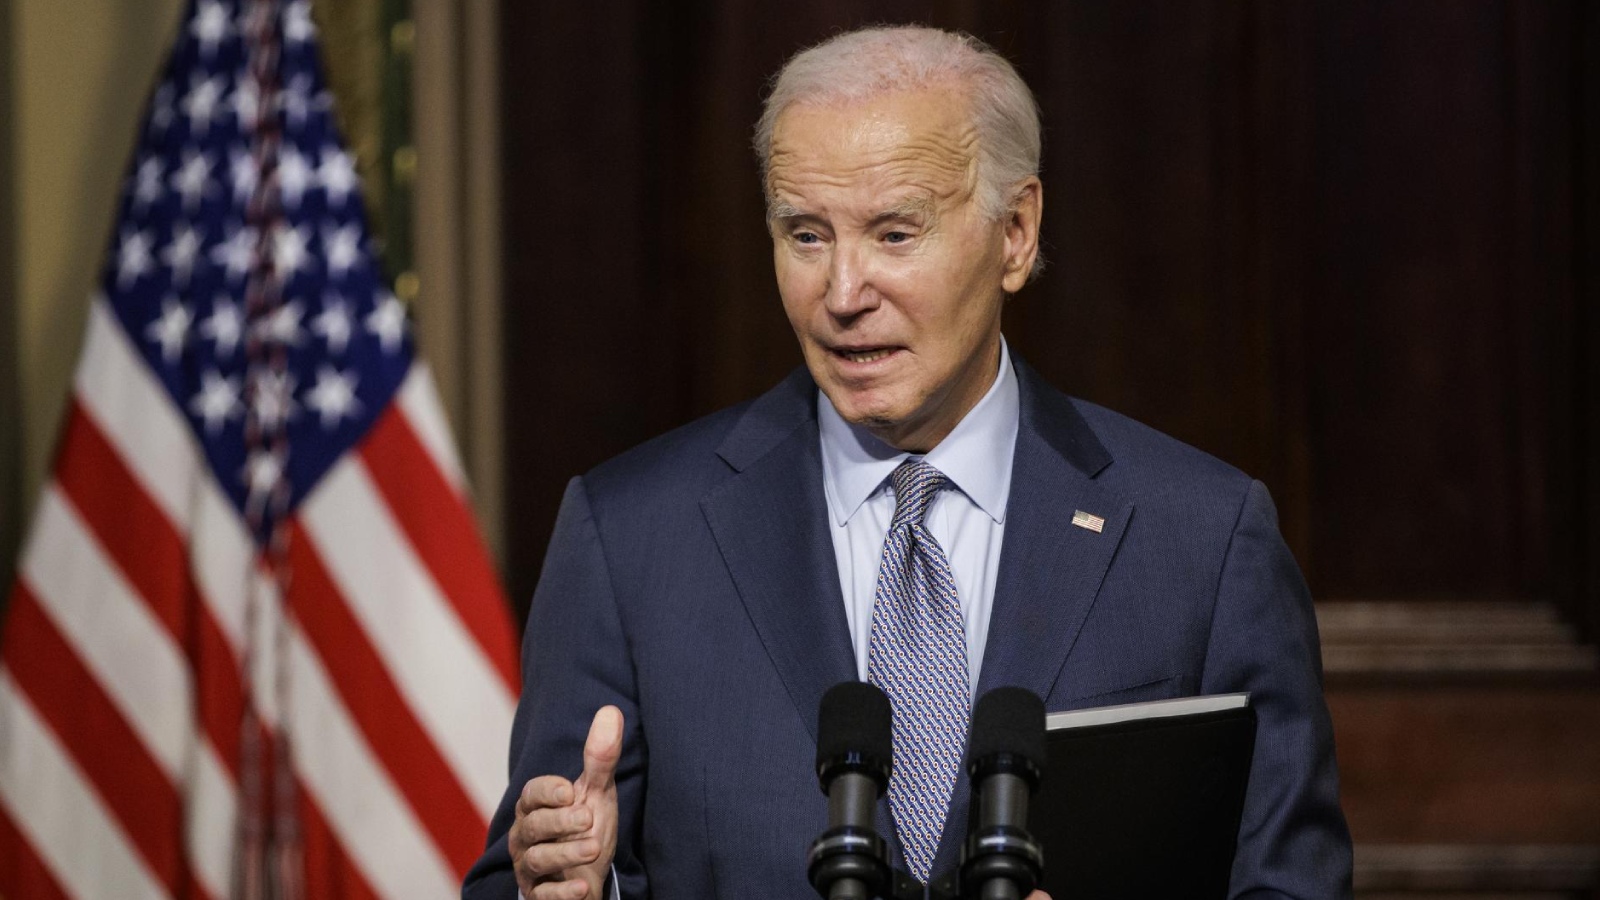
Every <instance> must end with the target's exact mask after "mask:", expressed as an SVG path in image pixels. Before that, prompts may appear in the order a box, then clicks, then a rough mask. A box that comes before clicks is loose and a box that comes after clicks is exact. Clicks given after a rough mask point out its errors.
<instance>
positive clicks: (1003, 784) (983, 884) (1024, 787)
mask: <svg viewBox="0 0 1600 900" xmlns="http://www.w3.org/2000/svg"><path fill="white" fill-rule="evenodd" d="M1044 754H1045V749H1044V701H1042V700H1040V699H1039V696H1038V695H1037V694H1035V693H1034V692H1032V691H1030V690H1027V689H1025V688H1019V687H1003V688H996V689H994V690H992V691H990V692H989V693H987V694H984V695H983V696H982V697H980V698H979V699H978V704H977V706H976V707H975V708H974V709H973V711H972V736H971V739H970V741H969V743H968V752H967V774H968V775H970V776H971V778H972V811H971V816H970V819H969V823H968V828H967V842H966V844H965V845H963V846H962V848H961V887H962V891H961V895H962V896H963V897H971V898H974V900H1022V898H1024V897H1026V896H1028V895H1029V894H1031V893H1033V890H1034V888H1036V887H1038V885H1039V879H1040V878H1041V877H1042V876H1043V875H1044V854H1043V853H1042V852H1041V851H1040V849H1039V845H1038V844H1037V843H1035V842H1034V840H1033V836H1032V835H1031V834H1029V833H1028V800H1029V799H1030V797H1031V795H1032V793H1033V789H1034V788H1036V787H1038V786H1039V775H1040V772H1041V771H1042V770H1043V769H1044Z"/></svg>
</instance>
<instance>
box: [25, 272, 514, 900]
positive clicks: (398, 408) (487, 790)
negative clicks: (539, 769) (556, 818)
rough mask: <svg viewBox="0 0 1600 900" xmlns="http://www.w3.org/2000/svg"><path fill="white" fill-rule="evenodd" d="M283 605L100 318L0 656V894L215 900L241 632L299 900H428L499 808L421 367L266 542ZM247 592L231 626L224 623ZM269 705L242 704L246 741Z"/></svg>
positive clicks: (488, 654) (194, 455)
mask: <svg viewBox="0 0 1600 900" xmlns="http://www.w3.org/2000/svg"><path fill="white" fill-rule="evenodd" d="M290 528H291V536H290V541H289V549H288V560H289V570H290V572H291V577H290V580H289V589H288V592H287V593H288V596H287V597H281V596H279V593H278V590H277V588H276V587H275V585H274V583H273V580H272V579H271V578H269V577H268V576H267V574H266V572H265V570H264V569H263V567H262V561H261V559H260V557H259V556H258V554H257V552H256V549H255V548H254V546H253V545H252V543H251V541H250V538H249V535H248V533H247V530H246V527H245V524H244V523H243V522H242V521H241V519H240V518H239V516H238V514H237V512H236V510H235V508H234V507H233V505H232V503H231V502H230V501H229V500H228V499H227V497H226V495H225V494H224V493H223V491H222V490H221V488H220V487H219V485H218V484H217V483H216V482H215V481H214V480H213V479H212V477H211V475H210V470H209V468H208V466H207V464H206V461H205V459H204V458H203V456H202V454H201V451H200V449H199V446H198V444H197V442H196V441H195V440H194V438H193V435H192V433H191V432H190V430H189V426H188V423H187V421H186V420H185V419H184V417H183V415H182V414H181V412H180V411H179V410H178V409H176V408H175V407H174V406H173V404H172V402H171V400H170V399H169V397H168V395H167V393H166V392H165V390H164V389H163V387H162V386H161V385H160V384H159V383H158V382H157V381H156V380H155V378H154V377H153V376H152V374H151V373H150V372H149V371H148V369H147V368H146V366H145V363H144V361H143V360H142V358H141V357H140V356H139V355H138V353H137V352H136V351H135V349H134V348H133V347H132V346H131V345H130V343H129V340H128V337H127V335H126V333H125V332H124V331H123V329H122V327H121V325H120V323H119V322H118V321H117V320H116V318H115V316H114V315H113V314H112V313H111V311H110V310H109V308H108V307H107V306H106V304H105V302H104V301H103V300H100V299H97V300H96V301H95V302H94V303H93V305H92V308H91V313H90V321H89V329H88V338H87V341H86V344H85V349H84V355H83V360H82V362H81V363H80V366H79V370H78V374H77V379H76V383H75V386H74V394H73V401H72V404H71V408H70V410H69V414H68V422H67V425H66V428H65V430H64V432H63V438H62V444H61V448H60V451H59V457H58V461H57V466H56V470H55V473H54V476H53V478H52V480H51V482H50V484H49V485H48V487H47V488H46V490H45V491H44V494H43V496H42V498H41V500H40V503H39V509H38V513H37V516H36V518H35V521H34V523H33V529H32V532H31V534H30V537H29V540H28V542H27V544H26V546H25V548H24V553H23V558H22V562H21V565H20V567H19V575H18V579H17V583H16V585H15V587H14V589H13V593H12V600H11V604H10V620H9V622H8V623H7V625H6V628H5V631H4V637H3V648H0V895H4V896H6V897H18V898H20V897H57V896H60V897H198V898H218V900H220V898H224V897H226V896H228V894H229V886H230V883H231V879H232V866H233V858H234V839H235V825H236V822H235V818H236V815H237V809H238V806H239V802H240V794H239V779H240V776H241V772H240V767H241V758H242V754H241V745H240V744H241V739H240V734H239V731H240V722H241V718H242V713H243V703H244V685H245V679H244V678H243V677H242V672H241V665H242V660H243V659H244V656H245V654H244V643H245V636H246V635H247V634H249V633H251V629H249V628H248V627H247V623H246V621H245V617H246V615H247V614H248V610H250V609H252V608H253V609H255V610H256V613H257V615H259V616H260V617H262V619H264V620H265V621H260V622H258V623H257V628H256V629H255V630H254V631H255V633H256V634H272V633H273V632H274V628H275V624H276V621H277V618H278V617H280V616H283V615H285V614H287V615H288V617H289V619H288V622H287V625H288V632H287V633H288V650H287V653H286V654H283V655H282V656H281V657H279V658H277V659H275V655H274V654H271V653H257V654H253V655H252V660H253V664H254V666H255V671H254V672H253V673H252V676H253V677H252V682H253V683H254V684H256V685H263V686H264V685H271V684H274V683H275V681H274V679H275V677H276V675H277V673H276V672H274V671H273V670H272V667H273V666H274V664H275V662H276V661H279V660H281V661H283V662H285V663H286V664H287V665H288V666H289V667H290V671H289V673H288V676H289V679H288V683H289V685H290V690H291V693H290V695H289V698H288V710H287V713H288V716H289V721H288V722H287V723H286V724H287V726H288V732H289V734H291V735H292V737H293V757H294V759H293V771H294V774H295V776H296V779H297V783H298V786H299V788H300V791H299V793H300V807H301V808H300V810H299V812H300V816H301V821H302V828H303V833H304V846H305V858H306V867H307V872H306V888H307V894H308V896H312V897H324V896H327V897H366V896H373V897H441V898H442V897H449V896H454V895H455V894H456V891H457V885H458V884H459V883H460V881H461V879H462V877H463V876H464V874H465V872H466V869H467V867H468V866H469V865H470V864H471V862H472V861H473V860H474V859H475V858H476V856H477V855H478V853H479V851H480V850H481V847H482V838H483V834H484V833H485V831H486V829H487V823H488V819H489V816H490V815H491V814H492V812H493V810H494V807H495V804H496V803H497V801H498V799H499V794H500V791H501V789H502V788H503V786H504V758H505V757H504V753H505V749H504V748H505V746H506V741H507V737H508V735H509V732H510V728H511V717H512V712H513V708H514V704H515V695H516V690H517V669H516V660H515V645H514V635H513V632H512V627H511V624H510V621H509V618H508V615H507V611H506V605H505V602H504V598H503V594H502V593H501V590H500V588H499V586H498V584H497V582H496V580H495V577H494V573H493V568H492V566H491V564H490V562H489V560H488V558H487V556H486V554H485V553H484V550H483V548H482V545H481V543H480V542H479V540H478V538H477V536H476V535H477V533H476V529H475V527H474V525H473V520H472V517H471V513H470V511H469V510H468V508H467V505H466V502H465V499H464V489H463V479H462V477H461V468H460V464H459V462H458V461H457V459H456V457H455V455H454V451H453V449H452V445H451V442H450V437H449V431H448V429H447V427H446V426H445V423H444V420H443V417H442V415H441V413H440V407H439V404H438V400H437V398H436V396H435V395H434V391H433V387H432V384H431V381H430V380H429V378H428V376H427V373H426V370H425V369H423V368H422V367H421V366H420V365H419V366H414V367H413V370H412V372H411V373H410V375H409V377H408V378H407V380H406V382H405V384H404V386H403V388H402V389H401V391H400V392H399V394H398V395H397V396H396V398H395V400H394V401H393V402H392V403H391V405H390V408H389V409H387V410H386V411H385V412H384V413H383V414H382V415H381V416H380V417H379V419H378V421H377V423H376V424H375V425H374V427H373V429H372V431H371V433H370V434H369V435H368V436H367V438H366V439H365V440H364V441H363V442H362V444H361V445H360V446H359V447H358V449H357V451H356V452H353V453H351V454H349V455H347V457H346V458H344V459H342V460H340V461H339V462H338V463H337V464H336V465H335V466H334V468H333V469H331V470H330V471H329V473H328V474H327V475H326V476H324V479H323V481H322V482H321V483H320V484H319V485H318V486H317V487H316V489H315V490H314V491H313V492H312V493H311V494H310V495H309V496H308V497H307V498H306V499H305V501H304V503H302V505H301V506H300V508H299V509H298V510H297V512H296V515H295V517H294V519H293V521H292V522H291V523H290ZM252 591H254V592H256V594H255V598H256V602H255V603H254V604H252V603H251V602H249V601H250V598H251V592H252ZM272 695H273V692H272V691H271V690H257V691H255V692H254V697H255V701H256V703H257V706H258V709H257V713H258V715H259V716H260V718H261V720H262V721H263V723H264V725H265V727H266V728H269V729H271V728H276V727H278V725H279V724H280V719H281V716H282V714H283V711H282V710H279V709H276V708H274V704H273V702H272V701H273V696H272Z"/></svg>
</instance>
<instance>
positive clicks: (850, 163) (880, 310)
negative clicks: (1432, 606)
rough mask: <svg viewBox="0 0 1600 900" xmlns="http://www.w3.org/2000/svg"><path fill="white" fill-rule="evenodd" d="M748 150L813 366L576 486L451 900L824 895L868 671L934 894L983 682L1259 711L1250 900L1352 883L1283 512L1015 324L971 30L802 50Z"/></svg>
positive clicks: (1019, 190)
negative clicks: (835, 740)
mask: <svg viewBox="0 0 1600 900" xmlns="http://www.w3.org/2000/svg"><path fill="white" fill-rule="evenodd" d="M756 149H757V151H758V153H759V154H760V155H761V160H762V170H763V175H764V179H765V186H766V194H767V202H768V212H769V215H768V227H769V230H770V231H771V234H772V243H773V260H774V264H775V268H776V270H777V278H778V287H779V292H780V293H781V295H782V297H783V305H784V311H785V312H786V313H787V315H788V317H789V321H790V324H791V325H792V326H793V327H794V331H795V335H796V336H797V337H798V338H799V341H800V346H801V349H802V350H803V352H804V356H805V362H806V365H805V368H804V369H803V370H800V371H797V372H796V373H795V374H794V375H792V376H791V377H790V378H789V379H788V380H786V381H785V382H784V383H782V384H780V385H779V386H778V387H776V388H774V389H773V390H772V391H770V392H769V393H767V394H766V395H764V396H762V397H760V398H758V399H756V400H754V401H753V402H750V403H748V404H746V405H743V406H740V407H736V408H733V409H730V410H725V411H723V412H721V413H718V414H716V415H713V416H710V417H709V418H707V419H704V420H702V421H699V422H696V423H694V424H691V425H689V426H687V427H685V428H682V429H679V430H678V431H675V432H672V433H671V434H668V435H665V436H663V437H661V438H659V439H657V440H654V441H651V442H650V443H648V444H645V445H643V446H641V447H639V448H636V449H635V450H633V451H630V452H629V453H626V454H624V455H622V456H621V457H618V458H617V459H615V460H612V461H611V462H608V463H606V464H605V465H603V466H601V467H599V468H597V469H596V470H594V471H593V472H591V473H589V474H588V475H585V476H584V477H582V478H578V479H574V480H573V482H572V483H571V485H570V486H569V487H568V490H567V494H566V498H565V500H564V502H563V504H562V510H561V513H560V517H559V519H558V521H557V524H556V530H555V536H554V537H553V538H552V539H551V544H550V548H549V553H548V556H547V557H546V559H545V565H544V571H543V574H542V576H541V579H540V583H539V587H538V590H537V592H536V593H535V596H534V600H533V606H532V610H531V612H530V615H529V621H528V629H527V643H526V646H525V648H524V653H523V666H524V682H525V684H524V693H523V697H522V701H521V705H520V707H519V710H518V714H517V721H516V726H515V733H514V735H513V738H512V748H511V781H510V787H509V789H508V791H507V793H506V796H505V799H504V801H503V803H502V805H501V808H500V810H499V812H498V814H497V815H496V816H495V819H494V822H493V824H492V827H491V831H490V835H489V844H488V850H487V851H486V853H485V855H484V857H483V859H482V860H481V861H480V862H479V864H478V866H477V867H476V868H475V869H474V870H473V872H472V873H471V875H470V877H469V878H468V881H467V885H466V888H465V891H464V895H465V896H467V897H507V898H510V897H515V896H517V894H518V892H519V891H520V893H521V894H522V895H524V896H526V897H529V898H539V900H558V898H568V900H577V898H584V897H589V898H598V897H601V896H606V895H617V896H621V897H628V898H633V897H644V896H651V897H654V898H657V900H674V898H697V900H700V898H707V897H725V898H752V897H761V898H793V900H801V898H806V897H811V896H814V895H813V892H812V890H811V888H810V887H809V886H808V884H807V883H806V876H805V866H804V855H805V851H806V848H807V846H808V845H809V843H810V841H811V840H812V839H813V838H814V837H815V836H816V835H817V834H818V833H819V832H820V831H821V830H822V829H823V828H824V826H825V823H826V819H827V810H826V803H825V800H824V798H823V796H822V794H821V792H820V791H819V790H818V787H817V782H816V776H815V774H814V771H813V768H812V761H813V760H812V758H813V755H814V753H815V748H816V735H815V728H816V716H817V709H818V703H819V699H820V698H821V696H822V694H823V693H824V691H826V690H827V688H828V687H829V686H831V685H833V684H834V683H837V682H839V681H844V680H849V679H853V678H861V679H865V680H869V681H872V682H874V683H876V684H878V685H879V686H881V687H883V688H884V690H885V691H886V692H887V693H888V694H889V696H890V698H891V702H892V704H893V710H894V723H895V724H894V728H895V746H894V753H895V775H894V777H893V779H892V780H891V783H890V786H889V798H888V803H887V804H885V806H886V807H887V809H885V810H883V811H881V812H880V816H879V829H880V831H882V832H883V833H885V834H887V835H889V836H890V838H891V847H892V851H891V852H892V853H893V855H894V857H895V862H896V863H897V864H899V865H902V866H904V867H905V868H906V869H907V870H908V871H910V872H911V873H912V874H914V875H916V876H917V877H918V878H919V879H922V880H925V881H926V880H929V879H931V878H935V877H938V876H939V875H940V874H942V873H943V872H945V871H948V870H949V869H950V868H951V867H952V866H953V865H954V864H955V861H956V854H957V847H958V844H959V842H960V839H961V836H962V829H963V823H964V822H965V821H966V807H967V802H968V798H967V788H966V786H965V785H964V784H963V781H964V779H963V778H961V777H960V766H961V756H962V751H963V748H964V746H965V739H966V734H965V732H966V725H967V722H968V717H969V715H970V709H971V702H972V698H973V697H975V696H978V695H979V694H980V693H981V692H983V691H986V690H988V689H989V688H992V687H996V686H999V685H1008V684H1010V685H1021V686H1023V687H1027V688H1029V689H1031V690H1033V691H1035V692H1036V693H1038V694H1039V695H1040V696H1041V697H1044V698H1045V701H1046V705H1047V707H1048V708H1049V709H1051V710H1061V709H1070V708H1075V707H1086V706H1099V705H1105V704H1111V703H1125V702H1131V701H1138V700H1151V699H1157V698H1166V697H1174V696H1182V695H1186V694H1196V693H1220V692H1230V691H1249V692H1250V693H1251V694H1252V695H1253V698H1254V703H1255V705H1256V708H1257V712H1258V715H1259V722H1260V726H1259V736H1258V740H1257V745H1256V751H1255V759H1254V767H1253V772H1252V776H1251V782H1250V787H1249V793H1248V797H1247V801H1246V808H1245V813H1244V819H1243V822H1242V824H1241V826H1240V834H1239V847H1238V854H1237V857H1236V862H1235V866H1234V872H1233V879H1232V893H1233V894H1234V895H1236V896H1237V895H1245V894H1248V895H1250V896H1262V897H1269V896H1275V897H1300V898H1322V897H1339V896H1345V895H1347V894H1348V892H1349V877H1350V876H1349V869H1350V852H1349V837H1348V833H1347V831H1346V829H1345V825H1344V820H1343V817H1342V815H1341V814H1340V811H1339V807H1338V800H1337V793H1338V787H1337V775H1336V773H1335V769H1334V762H1333V747H1332V737H1331V730H1330V727H1329V722H1328V716H1327V711H1326V707H1325V705H1324V703H1323V699H1322V694H1321V687H1320V669H1319V663H1318V649H1317V637H1316V628H1315V624H1314V621H1313V619H1312V615H1311V607H1310V603H1309V599H1308V597H1307V595H1306V591H1305V587H1304V584H1303V582H1302V580H1301V578H1300V575H1299V572H1298V570H1297V569H1296V568H1295V565H1294V562H1293V560H1292V558H1291V557H1290V555H1289V553H1288V551H1287V549H1286V548H1285V546H1284V544H1283V541H1282V539H1281V538H1280V537H1279V534H1278V531H1277V526H1276V519H1275V514H1274V512H1273V509H1272V505H1271V501H1270V500H1269V499H1268V497H1267V494H1266V491H1265V490H1264V489H1263V488H1262V487H1261V486H1260V484H1258V483H1256V482H1253V481H1251V480H1250V479H1249V478H1248V477H1246V476H1244V475H1242V474H1240V473H1239V472H1237V471H1235V470H1233V469H1231V468H1229V467H1228V466H1226V465H1224V464H1223V463H1221V462H1218V461H1217V460H1215V459H1212V458H1210V457H1208V456H1205V455H1204V454H1202V453H1200V452H1198V451H1196V450H1193V449H1191V448H1188V447H1185V446H1183V445H1181V444H1179V443H1177V442H1176V441H1173V440H1171V439H1170V438H1166V437H1164V436H1162V435H1159V434H1157V433H1155V432H1153V431H1151V430H1149V429H1147V428H1145V427H1143V426H1140V425H1138V424H1137V423H1134V422H1131V421H1129V420H1127V419H1125V418H1122V417H1120V416H1117V415H1116V414H1114V413H1111V412H1108V411H1106V410H1103V409H1099V408H1097V407H1094V406H1092V405H1090V404H1087V403H1082V402H1079V401H1076V400H1072V399H1070V398H1067V397H1065V396H1063V395H1061V394H1059V393H1057V392H1056V391H1055V390H1053V389H1051V388H1050V387H1049V386H1047V385H1045V384H1044V383H1042V382H1041V381H1040V380H1039V378H1038V376H1037V375H1035V374H1034V373H1033V372H1032V370H1031V369H1029V368H1027V367H1026V366H1025V365H1024V364H1023V363H1022V361H1021V360H1019V359H1017V358H1016V357H1015V356H1013V355H1011V354H1010V352H1009V351H1008V349H1007V346H1006V343H1005V341H1004V339H1003V338H1002V337H1001V333H1000V320H1001V310H1002V308H1003V306H1004V304H1005V301H1006V298H1007V297H1008V296H1009V295H1011V294H1012V293H1015V292H1016V291H1017V290H1018V289H1020V288H1021V287H1022V286H1023V285H1024V284H1025V283H1026V282H1027V281H1028V279H1029V278H1030V277H1031V276H1032V275H1033V274H1034V272H1035V271H1036V269H1037V267H1038V260H1039V257H1038V240H1039V221H1040V213H1041V209H1042V206H1043V191H1042V187H1041V184H1040V181H1039V177H1038V166H1039V121H1038V113H1037V109H1036V106H1035V104H1034V101H1033V97H1032V95H1031V93H1030V92H1029V91H1028V89H1027V87H1026V86H1025V85H1024V84H1023V83H1022V81H1021V80H1020V78H1018V76H1017V74H1016V72H1015V71H1014V70H1013V69H1012V68H1011V66H1010V65H1009V64H1008V63H1006V61H1005V60H1004V59H1003V58H1001V57H1000V56H998V55H997V54H995V53H994V52H993V51H991V50H989V49H988V48H987V47H985V46H983V45H982V44H981V43H979V42H978V41H976V40H974V39H972V38H970V37H968V36H965V35H956V34H950V33H947V32H942V31H937V30H933V29H923V28H882V29H868V30H864V31H858V32H853V33H849V34H845V35H841V36H839V37H836V38H834V39H832V40H830V41H828V42H826V43H824V44H822V45H820V46H817V47H814V48H812V49H810V50H807V51H805V52H803V53H801V54H799V55H797V56H796V57H795V58H794V59H792V60H791V61H790V62H789V63H788V64H787V65H786V66H785V68H784V70H783V72H782V73H781V74H780V76H779V78H778V80H777V82H776V84H775V87H774V89H773V92H772V95H771V97H770V98H769V99H768V101H767V107H766V112H765V114H764V116H763V117H762V120H761V123H760V125H759V127H758V129H757V138H756ZM597 710H598V712H597ZM569 777H571V780H569ZM1040 896H1042V895H1040Z"/></svg>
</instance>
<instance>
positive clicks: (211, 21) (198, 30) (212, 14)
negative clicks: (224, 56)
mask: <svg viewBox="0 0 1600 900" xmlns="http://www.w3.org/2000/svg"><path fill="white" fill-rule="evenodd" d="M189 34H190V36H192V37H193V38H194V39H195V41H196V42H197V43H199V44H200V56H201V58H203V59H211V58H212V57H214V56H216V55H217V45H219V44H221V43H222V42H223V41H225V40H227V39H228V38H229V36H231V35H232V34H233V23H232V22H230V21H229V19H228V9H227V7H225V6H223V5H222V3H220V2H219V0H200V4H199V6H197V7H196V8H195V13H194V20H193V21H191V22H190V23H189Z"/></svg>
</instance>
